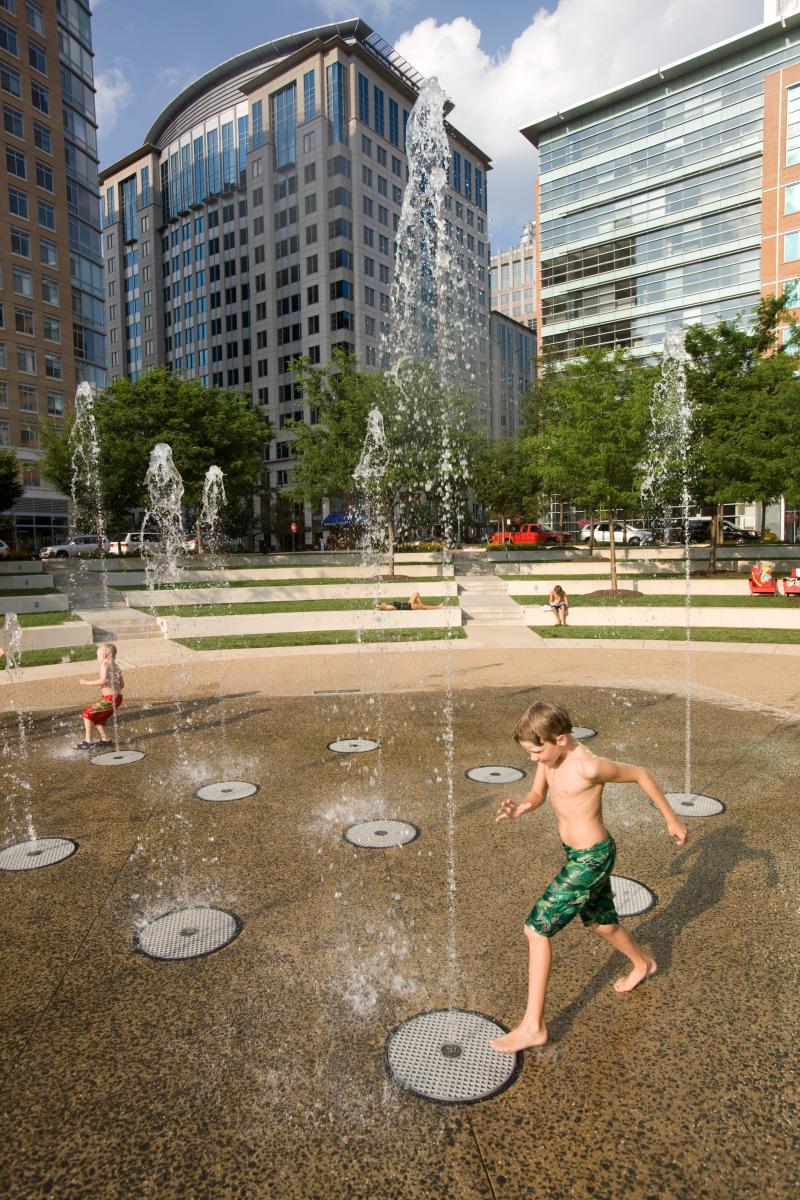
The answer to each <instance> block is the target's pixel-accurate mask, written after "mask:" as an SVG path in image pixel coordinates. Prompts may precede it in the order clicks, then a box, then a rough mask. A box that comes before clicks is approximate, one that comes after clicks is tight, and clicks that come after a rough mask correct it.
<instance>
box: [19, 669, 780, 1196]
mask: <svg viewBox="0 0 800 1200" xmlns="http://www.w3.org/2000/svg"><path fill="white" fill-rule="evenodd" d="M399 657H401V656H398V658H399ZM302 662H303V660H302V658H300V657H298V658H297V659H296V660H295V663H296V668H295V669H296V671H298V673H299V666H300V665H302ZM84 669H85V668H84ZM208 670H210V668H208ZM212 674H213V672H212ZM209 678H210V676H209ZM235 678H236V682H237V684H239V687H238V690H237V694H233V695H231V694H226V695H225V696H222V695H220V694H217V693H215V691H214V689H212V688H211V687H210V686H209V687H207V689H206V690H207V692H208V694H207V695H205V696H202V695H198V694H197V691H198V689H197V688H196V687H194V686H193V685H192V683H191V680H189V679H188V678H186V679H183V681H181V678H180V677H179V676H178V675H175V676H174V677H173V680H172V683H173V684H174V687H175V688H176V689H177V691H178V694H179V697H180V700H179V702H177V703H176V701H175V700H174V699H172V700H170V699H167V698H166V697H165V696H164V690H165V689H164V687H163V686H162V688H161V690H160V691H159V690H157V689H155V688H153V689H151V695H152V696H153V697H154V698H153V699H151V700H150V701H148V702H144V701H143V700H142V699H141V698H139V697H137V694H136V691H135V689H131V694H130V695H129V697H128V698H127V699H126V704H125V705H124V706H123V708H122V709H121V711H120V719H119V720H120V726H119V727H120V734H121V736H122V740H123V743H124V748H135V749H137V750H141V751H143V752H144V753H145V757H144V758H142V759H141V760H140V761H138V762H137V763H134V764H131V765H128V766H121V767H118V768H103V767H99V766H94V765H91V763H90V762H89V761H88V760H87V759H86V758H85V757H84V756H82V755H79V754H77V753H75V752H73V751H72V750H71V749H70V748H71V746H72V745H73V744H74V742H75V741H77V740H78V739H77V737H76V725H75V719H74V709H70V710H69V711H68V712H57V713H55V714H53V713H51V712H47V711H45V710H44V709H43V708H40V707H39V706H38V704H34V703H32V704H31V709H30V712H29V714H28V716H27V717H26V718H25V720H26V724H27V731H28V743H29V754H28V758H27V761H25V760H23V759H21V758H20V756H19V755H18V754H17V753H12V754H9V753H7V754H6V757H5V769H6V780H7V790H8V780H9V778H10V776H11V775H12V774H14V775H16V777H17V779H18V780H22V781H23V782H26V781H27V782H29V783H30V785H31V789H30V811H31V815H32V818H33V821H34V824H35V827H36V831H37V833H38V834H39V835H40V836H42V837H44V836H47V837H57V836H62V837H68V838H73V839H74V840H75V841H77V842H78V843H79V849H78V851H77V853H75V854H74V855H73V856H72V857H70V858H69V859H66V860H65V861H63V862H61V863H59V864H57V865H54V866H51V867H47V868H42V869H39V870H32V871H22V872H7V871H0V889H1V890H2V914H3V915H2V924H3V929H2V934H1V935H0V936H1V937H2V944H3V946H4V947H5V951H4V956H3V957H4V976H5V985H4V988H3V991H2V996H1V997H0V1014H1V1016H2V1039H1V1040H0V1065H2V1069H3V1072H4V1076H5V1087H4V1102H3V1112H4V1118H5V1121H4V1124H5V1133H4V1139H3V1144H4V1151H3V1161H4V1166H3V1168H2V1171H3V1174H2V1175H0V1187H2V1190H3V1194H4V1195H6V1196H9V1197H36V1196H40V1195H41V1196H44V1195H50V1196H57V1197H59V1200H66V1198H70V1200H71V1198H73V1197H74V1198H81V1200H83V1198H85V1197H98V1198H103V1200H105V1198H106V1197H109V1198H110V1197H114V1198H116V1197H119V1198H125V1200H127V1198H129V1197H136V1198H138V1197H143V1198H148V1200H149V1198H150V1197H153V1198H156V1197H157V1198H159V1200H165V1198H169V1200H172V1197H176V1198H177V1197H192V1198H193V1200H195V1198H196V1200H201V1198H205V1197H224V1198H227V1197H231V1198H234V1197H235V1198H239V1197H242V1198H247V1200H260V1198H261V1197H265V1198H266V1197H270V1198H273V1197H276V1198H278V1197H279V1198H281V1200H283V1198H284V1197H285V1198H286V1200H295V1198H301V1197H302V1198H303V1200H316V1198H319V1200H339V1198H340V1197H341V1198H342V1200H344V1198H345V1197H347V1198H349V1200H362V1198H363V1200H368V1198H369V1200H395V1198H397V1200H412V1198H414V1200H416V1198H418V1197H420V1198H426V1200H427V1198H429V1197H446V1198H447V1200H451V1198H452V1200H473V1198H478V1197H487V1198H492V1200H522V1198H523V1197H533V1198H535V1200H601V1198H607V1200H616V1198H617V1197H622V1196H625V1197H630V1198H632V1200H649V1198H650V1197H658V1198H659V1200H663V1198H675V1200H679V1198H680V1200H683V1198H685V1197H692V1198H693V1200H694V1198H695V1197H709V1198H713V1200H716V1198H717V1197H719V1198H720V1200H723V1198H725V1200H729V1198H730V1197H734V1198H736V1200H749V1198H750V1197H752V1198H753V1200H756V1198H758V1200H763V1198H764V1197H769V1198H772V1197H775V1198H776V1200H780V1198H783V1197H787V1198H788V1197H790V1196H794V1195H796V1194H797V1182H798V1181H797V1177H796V1167H797V1162H798V1156H797V1144H796V1131H797V1119H796V1107H795V1106H796V1099H797V1096H796V1092H793V1091H792V1088H793V1087H794V1086H795V1085H796V1075H795V1074H793V1071H792V1061H793V1046H794V1036H795V1031H796V1029H797V1024H798V1020H797V1018H798V1008H799V1007H800V1002H799V1001H798V996H799V995H800V993H799V992H798V987H797V984H798V980H797V920H798V915H797V913H798V891H797V882H798V881H797V859H798V841H800V838H799V837H798V831H797V822H796V811H797V802H796V779H797V775H798V770H799V769H800V748H798V739H797V731H798V730H797V722H796V721H793V720H792V719H791V718H790V717H788V716H787V715H784V714H780V713H775V712H770V711H767V710H766V709H758V708H755V709H751V710H750V711H748V710H747V708H746V707H745V706H744V705H743V704H736V705H735V706H731V707H728V708H726V707H724V706H723V705H721V704H720V703H714V704H712V703H706V702H696V703H695V705H694V739H693V741H694V756H693V757H694V766H693V775H692V789H693V790H694V791H696V792H703V793H706V794H708V795H711V796H714V797H717V798H718V799H719V800H721V801H722V802H723V804H724V805H725V811H724V812H723V813H722V814H721V815H720V816H717V817H713V818H705V819H696V820H694V821H691V823H690V842H689V844H688V846H687V847H686V848H685V849H683V850H679V849H677V848H676V847H675V846H674V845H673V844H672V843H670V842H669V840H668V839H667V837H666V834H665V832H664V828H663V822H662V820H661V818H660V816H659V815H658V813H657V812H656V811H655V810H654V809H653V808H651V807H650V806H649V804H648V802H647V800H646V799H645V798H644V797H643V796H642V795H641V794H640V793H639V792H638V790H637V789H636V788H635V787H632V786H626V787H620V786H616V787H611V788H609V789H607V805H606V819H607V823H608V826H609V828H610V830H611V832H612V833H613V834H614V836H615V837H616V839H617V844H618V847H619V858H618V860H617V864H616V867H615V871H616V872H617V873H618V874H621V875H626V876H629V877H631V878H634V879H636V880H639V881H640V882H642V883H644V884H646V886H647V887H649V888H650V889H651V890H652V891H653V892H654V893H655V894H656V896H657V897H658V902H657V904H656V906H655V907H654V908H653V909H652V910H651V911H650V912H648V913H646V914H644V915H643V916H641V917H639V918H633V919H630V921H629V922H628V924H629V926H630V928H631V929H632V930H633V931H634V932H635V934H636V936H637V937H638V938H639V939H640V940H641V941H642V942H643V943H644V944H645V945H646V946H647V947H649V948H650V949H651V950H652V952H653V954H655V955H656V957H657V958H658V961H659V972H658V975H657V976H656V977H655V978H654V979H653V980H652V981H650V982H648V983H647V985H646V986H644V987H641V988H639V989H638V990H637V991H636V992H634V993H633V994H631V995H629V996H617V995H616V994H615V993H614V992H613V991H612V988H611V984H612V982H613V980H614V979H615V978H616V977H617V976H618V975H619V974H621V973H622V971H623V960H621V959H620V958H619V957H616V958H615V957H614V956H612V955H610V953H609V951H608V949H607V947H606V946H605V944H604V943H601V942H600V939H598V938H595V937H593V936H592V935H591V934H590V933H588V932H586V931H584V930H582V929H581V928H580V927H579V925H578V923H573V925H571V926H569V927H568V928H567V929H566V930H565V931H564V932H563V933H561V934H560V935H559V937H558V939H557V940H556V942H555V943H554V951H555V955H554V969H553V976H552V981H551V987H550V992H549V997H548V1011H547V1016H548V1020H549V1026H550V1033H551V1041H550V1044H549V1045H548V1046H547V1047H546V1048H545V1049H544V1050H540V1051H529V1052H527V1053H526V1054H525V1055H524V1059H523V1062H522V1069H521V1071H520V1073H519V1075H518V1077H517V1078H516V1079H515V1080H514V1081H513V1083H512V1085H511V1086H510V1087H509V1088H508V1089H507V1090H506V1091H504V1092H503V1093H502V1094H500V1095H499V1096H497V1097H496V1098H493V1099H490V1100H488V1101H485V1102H483V1103H480V1104H476V1105H456V1106H443V1105H438V1104H433V1103H430V1102H427V1101H424V1100H422V1099H419V1098H417V1097H415V1096H412V1095H410V1094H409V1093H408V1092H405V1091H403V1090H402V1089H401V1088H399V1087H398V1086H397V1084H396V1083H395V1082H394V1081H392V1080H391V1079H390V1078H389V1076H388V1074H387V1070H386V1064H385V1045H386V1039H387V1037H388V1035H389V1034H390V1033H391V1031H392V1030H394V1029H395V1028H396V1027H397V1026H398V1025H399V1024H400V1023H401V1022H403V1021H405V1020H407V1019H408V1018H409V1017H411V1016H413V1015H415V1014H417V1013H419V1012H424V1011H427V1010H429V1009H434V1008H444V1007H452V1006H455V1007H458V1008H463V1009H474V1010H476V1011H478V1012H481V1013H484V1014H486V1015H488V1016H490V1017H492V1018H493V1019H496V1020H498V1021H500V1022H502V1023H504V1024H506V1025H510V1024H513V1023H514V1022H515V1021H516V1020H517V1019H518V1017H519V1015H520V1014H521V1010H522V1007H523V1005H524V991H525V952H526V951H525V942H524V937H523V934H522V921H523V920H524V917H525V915H526V914H527V912H528V910H529V908H530V907H531V904H532V902H533V900H534V899H535V898H536V896H537V895H538V894H539V893H540V891H541V889H542V888H543V886H544V885H545V884H546V883H547V882H548V880H549V879H550V877H551V876H552V874H553V873H554V871H555V870H556V869H557V867H558V866H559V865H560V857H561V851H560V845H559V841H558V837H557V833H556V830H555V825H554V820H553V818H552V815H551V814H550V813H549V811H548V810H542V811H541V812H539V813H537V814H536V815H534V816H531V817H529V818H526V819H524V820H522V821H520V822H518V823H516V824H514V825H500V826H496V825H495V824H494V823H493V814H494V810H495V808H496V806H497V804H498V803H499V801H500V799H501V798H502V797H503V796H504V795H506V794H513V795H517V796H521V795H522V794H524V791H525V789H526V786H527V782H526V781H525V780H523V781H522V782H521V783H519V784H516V785H512V786H511V787H508V786H505V787H493V786H490V785H487V784H480V783H474V782H472V781H470V780H469V779H467V778H466V776H465V772H466V771H467V770H468V769H470V768H471V767H475V766H479V765H485V764H493V763H496V764H504V765H510V766H514V767H519V768H522V769H525V770H526V769H527V766H528V764H527V763H526V762H525V759H524V756H523V755H522V753H521V751H520V750H519V748H518V747H517V746H516V745H515V744H514V743H513V742H512V741H511V739H510V731H511V729H512V728H513V725H514V723H515V721H516V719H517V717H518V716H519V714H520V713H521V711H522V710H523V709H524V707H525V706H526V705H527V704H528V703H529V702H530V701H531V700H533V699H535V698H537V696H539V695H546V697H547V698H550V699H553V700H556V701H558V702H560V703H564V704H566V705H567V707H568V708H569V710H570V712H571V714H572V716H573V719H574V720H575V722H576V723H581V724H584V725H588V726H590V727H593V728H595V729H597V730H598V731H599V732H598V736H597V737H596V738H595V739H593V741H592V742H591V743H590V745H591V748H592V749H593V750H594V751H595V753H597V754H603V755H607V756H609V757H614V758H622V759H628V760H631V761H635V762H639V763H642V764H643V765H646V766H647V767H648V768H650V769H651V770H652V771H653V773H654V774H655V775H656V777H657V778H658V779H659V781H660V782H661V783H662V785H663V786H664V787H665V789H666V790H682V788H683V784H684V780H683V725H684V706H683V703H682V701H681V700H680V698H679V697H678V696H675V695H672V694H669V693H668V692H662V691H655V690H648V689H647V688H631V687H615V688H613V689H611V688H608V689H605V688H595V687H586V688H580V687H576V686H570V685H566V684H563V683H553V684H552V685H550V686H549V687H548V688H547V689H546V692H544V693H543V692H541V691H537V690H536V689H532V688H530V687H523V686H517V685H515V686H511V687H504V688H499V687H481V686H475V682H474V681H473V682H472V684H471V686H470V688H469V690H467V689H457V690H456V691H455V692H454V694H453V712H454V730H455V743H454V744H455V751H454V774H453V799H452V808H453V811H454V824H453V836H452V838H449V837H448V803H447V797H448V786H447V779H446V775H447V772H446V765H447V741H446V736H445V734H446V728H445V724H444V718H443V708H444V707H445V705H446V694H445V693H444V692H443V691H442V690H441V686H440V687H439V690H432V691H431V690H429V691H422V690H415V689H414V688H413V687H407V688H406V690H404V691H402V692H397V693H394V694H384V695H380V694H376V695H373V696H370V695H365V694H349V695H348V694H342V695H328V696H321V695H318V696H292V695H288V696H287V695H270V694H268V692H267V691H266V690H265V689H263V688H261V687H258V686H254V687H251V688H248V687H247V686H246V672H244V670H242V671H241V672H240V673H239V674H236V675H235ZM231 682H232V677H231V676H228V677H227V679H226V687H225V692H226V693H230V691H231V688H230V684H231ZM305 682H306V684H308V683H310V682H312V681H311V680H310V679H309V678H308V677H306V680H305ZM162 683H163V681H162ZM46 686H47V685H46V682H45V681H44V680H42V681H41V682H40V683H39V684H38V685H36V688H34V689H33V691H32V692H31V699H32V700H33V698H34V696H36V698H37V700H38V694H39V689H41V688H44V687H46ZM52 686H53V685H52V683H51V684H50V687H51V691H52ZM182 686H183V687H184V689H185V690H184V692H181V687H182ZM340 686H345V684H344V683H340ZM62 694H63V693H62ZM139 695H141V693H139ZM2 720H3V724H2V730H3V734H4V737H5V738H6V739H7V746H8V745H13V744H15V743H14V738H15V736H16V722H15V720H14V719H13V714H12V715H6V716H5V717H4V718H3V719H2ZM176 725H177V726H178V730H179V732H178V733H177V734H173V733H172V732H171V730H172V729H173V728H174V727H175V726H176ZM340 737H365V738H375V739H377V740H379V741H380V743H381V750H380V752H379V753H371V754H369V753H368V754H363V755H345V756H342V755H337V754H335V753H333V752H331V751H330V750H329V749H328V748H327V745H328V743H330V742H332V741H333V740H335V739H336V738H340ZM9 739H10V740H9ZM225 779H228V780H244V781H250V782H252V783H254V784H257V785H258V791H257V792H256V793H255V794H254V795H252V796H250V797H248V798H246V799H243V800H237V801H231V802H225V803H209V802H206V801H203V800H200V799H198V798H196V797H195V795H194V793H195V791H196V789H197V788H199V787H201V786H202V785H204V784H208V783H211V782H215V781H219V780H225ZM12 790H16V791H19V789H18V788H16V789H13V788H12ZM15 814H16V815H15V820H14V822H13V824H12V823H11V822H10V821H7V823H6V830H5V834H6V836H5V837H4V840H3V845H7V844H8V843H9V842H10V841H16V840H21V834H22V825H21V821H22V816H23V814H22V805H21V804H20V803H19V802H16V803H15ZM372 817H381V818H390V817H394V818H397V819H400V820H403V821H408V822H411V823H412V824H414V825H416V826H417V827H418V828H419V829H420V836H419V838H417V839H416V840H415V841H414V842H411V843H410V844H408V845H407V846H405V847H403V848H400V849H394V850H365V849H358V848H356V847H355V846H352V845H350V844H349V843H347V842H346V841H345V840H344V837H343V834H344V832H345V830H346V828H347V827H348V826H349V825H350V824H352V823H353V822H355V821H359V820H367V819H370V818H372ZM450 842H452V845H453V847H454V863H455V865H454V870H455V881H456V901H455V909H454V916H453V921H454V925H453V929H452V932H449V930H448V888H447V879H448V845H449V844H450ZM190 904H200V905H215V906H219V907H222V908H225V909H227V910H230V911H232V912H234V913H235V914H236V916H237V917H238V918H239V919H240V920H241V922H242V928H241V932H240V933H239V936H238V937H236V939H235V940H234V941H233V942H231V944H230V945H228V946H227V947H226V948H224V949H222V950H220V951H219V952H217V953H215V954H211V955H209V956H207V957H203V958H197V959H193V960H189V961H183V962H158V961H155V960H153V959H150V958H147V957H145V956H144V955H143V954H141V953H139V952H137V950H136V949H135V948H134V945H133V938H134V935H135V933H136V931H137V928H140V927H141V926H142V924H143V923H144V922H146V921H147V920H149V919H152V918H154V917H156V916H158V915H160V914H162V913H164V912H166V911H169V910H171V909H174V908H175V907H184V906H186V905H190ZM449 945H454V947H455V951H456V968H455V975H454V974H453V972H452V971H449V970H448V946H449Z"/></svg>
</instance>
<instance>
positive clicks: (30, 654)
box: [0, 646, 97, 671]
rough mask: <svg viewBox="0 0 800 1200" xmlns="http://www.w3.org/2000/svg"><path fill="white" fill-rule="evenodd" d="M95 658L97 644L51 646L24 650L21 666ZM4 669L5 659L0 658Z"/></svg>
mask: <svg viewBox="0 0 800 1200" xmlns="http://www.w3.org/2000/svg"><path fill="white" fill-rule="evenodd" d="M96 658H97V646H53V647H52V648H51V649H49V650H24V651H23V652H22V666H23V667H52V666H54V665H55V664H56V663H68V662H88V661H89V659H96ZM5 669H6V660H5V659H4V658H2V659H0V670H3V671H4V670H5Z"/></svg>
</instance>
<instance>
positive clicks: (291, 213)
mask: <svg viewBox="0 0 800 1200" xmlns="http://www.w3.org/2000/svg"><path fill="white" fill-rule="evenodd" d="M420 83H421V76H419V75H418V74H417V72H416V71H414V69H413V68H412V67H411V66H410V65H409V64H408V63H407V62H405V61H404V60H403V59H402V58H401V57H400V56H399V55H398V54H397V53H396V52H395V51H394V50H393V49H392V48H391V47H390V46H388V45H387V44H386V43H385V42H384V41H383V40H382V39H381V38H380V37H378V35H377V34H375V33H374V32H373V31H372V30H371V29H370V28H369V26H367V25H366V24H364V22H363V21H361V20H358V19H356V20H351V21H343V22H337V23H333V24H330V25H326V26H324V27H321V28H317V29H313V30H308V31H306V32H303V33H297V34H292V35H291V36H288V37H283V38H279V39H277V40H275V41H272V42H267V43H265V44H264V45H263V46H258V47H256V49H254V50H249V51H246V52H245V53H243V54H239V55H237V56H236V57H235V58H232V59H229V60H228V61H227V62H224V63H222V64H221V65H220V66H218V67H215V68H214V69H213V70H212V71H209V72H208V73H207V74H205V75H204V76H202V78H200V79H198V80H197V81H196V82H195V83H193V84H191V86H190V87H188V88H186V90H185V91H183V92H182V93H181V94H180V95H179V96H178V97H176V99H175V100H173V101H172V103H171V104H169V105H168V106H167V108H166V109H165V110H164V111H163V112H162V113H161V115H160V116H159V117H158V118H157V119H156V121H155V122H154V124H153V125H152V127H151V128H150V130H149V132H148V134H147V137H146V138H145V141H144V143H143V145H142V146H140V147H139V148H138V149H136V150H134V151H133V152H132V153H130V154H128V155H126V156H125V158H123V159H122V160H121V161H119V162H117V163H114V164H113V165H112V166H109V167H106V168H105V169H104V170H103V171H102V173H101V177H100V178H101V188H102V192H103V208H104V236H105V269H106V289H107V296H108V330H109V354H110V375H111V378H112V379H114V378H118V377H120V376H123V375H124V376H129V377H131V378H135V377H136V376H137V375H138V374H139V373H140V372H141V371H144V370H147V369H148V368H149V367H153V366H156V365H167V366H168V367H171V368H173V369H174V370H176V371H181V372H184V373H185V374H186V375H188V376H191V377H196V378H199V379H201V380H202V381H203V382H204V383H205V384H208V385H211V386H219V387H226V388H240V389H242V390H244V391H247V392H249V393H251V394H252V398H253V402H254V403H256V404H258V405H260V406H261V407H262V409H263V410H264V411H265V412H266V414H267V415H268V416H269V418H270V421H271V424H272V428H273V431H274V434H275V436H274V439H273V441H272V442H271V443H270V445H269V446H268V447H267V450H266V463H267V471H268V477H269V487H270V489H271V490H272V491H273V493H277V492H279V491H280V489H282V488H285V487H286V485H287V484H288V482H289V480H290V475H291V464H292V435H291V433H290V431H289V430H288V429H286V428H285V425H286V422H287V421H288V420H291V419H294V420H297V419H301V420H305V421H309V422H310V421H314V420H315V413H314V412H313V411H312V410H311V408H310V407H309V406H308V404H306V403H305V402H304V399H303V397H302V395H300V393H299V389H298V385H297V384H296V383H295V381H294V378H293V374H292V371H291V370H290V364H291V362H292V360H293V359H294V358H296V357H297V356H298V355H301V354H304V355H307V356H308V357H309V359H310V360H311V362H312V363H320V364H324V363H326V362H328V361H329V360H330V356H331V352H332V351H333V349H334V348H335V347H337V346H344V347H346V348H348V349H350V350H352V351H354V352H355V354H356V355H357V357H358V360H359V363H360V365H361V366H362V367H364V368H371V367H374V368H377V367H379V366H380V365H381V361H380V355H381V337H382V335H383V334H385V333H386V332H388V323H389V319H390V318H389V296H390V284H391V278H392V272H393V266H394V236H395V233H396V231H397V228H398V222H399V218H400V210H401V205H402V199H403V190H404V187H405V182H406V175H407V171H406V158H405V151H404V146H405V129H406V123H407V121H408V116H409V112H410V110H411V108H412V106H413V104H414V101H415V99H416V96H417V92H418V87H419V84H420ZM448 136H449V141H450V148H451V166H450V185H451V186H450V190H449V194H448V196H447V198H446V206H447V208H448V219H449V221H450V222H451V223H452V225H453V227H454V230H455V235H456V238H457V239H458V241H459V242H460V243H461V244H462V245H463V247H464V255H465V259H466V266H467V271H468V277H469V288H470V303H471V305H472V306H473V315H474V326H475V328H476V333H477V336H478V338H479V348H480V354H479V362H478V380H479V384H480V386H481V400H480V404H481V409H482V412H481V416H482V418H483V420H484V421H485V422H486V423H487V424H488V423H489V395H488V392H489V388H488V371H489V366H488V362H489V344H488V326H489V306H488V291H489V281H488V278H487V272H488V266H489V263H488V237H487V230H486V222H487V217H486V201H487V195H486V192H487V188H486V177H487V172H488V170H489V160H488V159H487V157H486V155H485V154H484V153H483V151H481V150H479V149H478V148H477V147H476V146H474V145H473V144H472V143H471V142H469V141H468V140H467V139H466V138H465V137H464V136H463V135H462V134H461V133H459V132H458V130H456V129H455V128H453V127H452V126H448ZM312 537H313V538H314V539H315V538H316V527H314V528H313V529H312V523H311V514H310V513H308V512H307V513H306V539H307V541H308V542H310V541H311V540H312Z"/></svg>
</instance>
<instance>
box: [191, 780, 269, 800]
mask: <svg viewBox="0 0 800 1200" xmlns="http://www.w3.org/2000/svg"><path fill="white" fill-rule="evenodd" d="M257 791H258V784H257V783H245V782H244V780H242V779H231V780H224V781H222V782H220V783H206V784H205V785H204V786H203V787H201V788H198V789H197V791H196V792H195V796H197V798H198V800H211V801H213V802H214V803H215V804H221V803H222V802H223V801H225V800H244V799H245V798H246V797H247V796H254V795H255V794H256V792H257Z"/></svg>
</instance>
